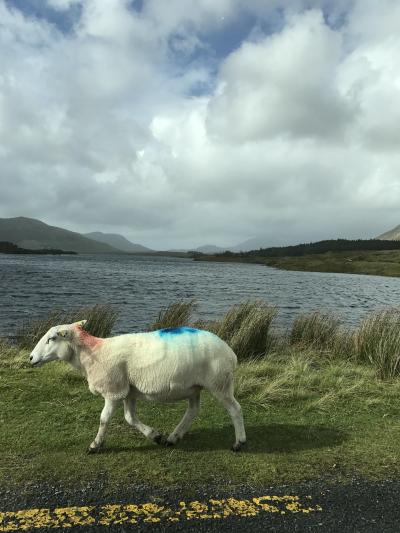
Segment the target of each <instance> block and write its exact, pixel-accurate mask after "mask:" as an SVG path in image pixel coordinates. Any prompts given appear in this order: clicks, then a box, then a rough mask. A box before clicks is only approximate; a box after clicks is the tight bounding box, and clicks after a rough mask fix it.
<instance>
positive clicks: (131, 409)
mask: <svg viewBox="0 0 400 533" xmlns="http://www.w3.org/2000/svg"><path fill="white" fill-rule="evenodd" d="M135 407H136V401H135V400H134V398H125V400H124V415H125V420H126V421H127V422H128V424H129V425H130V426H133V427H134V428H136V429H137V430H138V431H140V432H141V433H143V435H144V436H145V437H147V438H148V439H150V440H152V441H154V442H156V443H157V444H164V443H165V437H164V436H163V435H162V434H161V433H160V432H159V431H157V430H156V429H154V428H152V427H150V426H146V424H143V422H141V421H140V420H139V419H138V417H137V416H136V412H135Z"/></svg>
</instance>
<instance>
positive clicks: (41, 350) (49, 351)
mask: <svg viewBox="0 0 400 533" xmlns="http://www.w3.org/2000/svg"><path fill="white" fill-rule="evenodd" d="M85 323H86V320H82V321H81V322H75V323H74V324H65V325H62V326H54V327H53V328H50V329H49V331H48V332H47V333H45V334H44V335H43V337H42V338H41V339H40V341H39V342H38V343H37V344H36V346H35V347H34V349H33V350H32V352H31V354H30V356H29V361H30V363H31V365H33V366H42V365H44V364H45V363H49V362H50V361H56V360H57V359H59V360H63V361H68V360H69V359H70V357H71V355H72V343H73V341H74V338H75V335H76V329H77V326H79V327H81V326H83V325H84V324H85Z"/></svg>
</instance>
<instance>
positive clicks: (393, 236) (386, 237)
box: [376, 226, 400, 241]
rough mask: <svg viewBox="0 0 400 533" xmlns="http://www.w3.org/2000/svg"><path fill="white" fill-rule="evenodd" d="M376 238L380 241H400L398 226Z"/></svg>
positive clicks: (399, 227) (399, 228)
mask: <svg viewBox="0 0 400 533" xmlns="http://www.w3.org/2000/svg"><path fill="white" fill-rule="evenodd" d="M376 238H377V239H379V240H382V241H400V226H396V227H395V228H393V229H392V230H390V231H387V232H386V233H382V235H379V237H376Z"/></svg>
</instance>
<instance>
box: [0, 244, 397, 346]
mask: <svg viewBox="0 0 400 533" xmlns="http://www.w3.org/2000/svg"><path fill="white" fill-rule="evenodd" d="M179 298H196V299H197V301H198V304H199V308H198V315H199V317H201V318H206V319H212V318H214V317H216V316H219V315H221V314H222V313H223V312H224V311H226V310H227V309H228V308H229V307H230V306H231V305H232V304H234V303H238V302H240V301H243V300H245V299H248V298H260V299H263V300H266V301H268V302H270V303H272V304H275V305H276V306H277V307H278V309H279V316H278V321H277V323H278V325H283V326H284V325H287V324H288V323H290V321H291V320H292V319H293V317H294V316H295V315H296V314H298V313H300V312H304V311H310V310H315V309H324V310H331V311H334V312H338V313H340V314H341V315H342V316H343V319H344V321H345V322H346V323H348V324H356V323H357V322H358V321H359V319H360V317H361V316H363V315H364V314H365V313H366V312H368V311H371V310H376V309H381V308H386V307H391V306H400V279H398V278H387V277H377V276H358V275H345V274H325V273H316V272H285V271H281V270H274V269H272V268H268V267H265V266H261V265H246V264H235V263H211V262H210V263H206V262H194V261H192V260H189V259H178V258H165V257H144V256H143V257H138V256H121V255H115V256H99V255H93V256H90V255H78V256H33V255H32V256H13V255H2V254H0V335H3V336H4V335H5V336H13V335H14V334H15V333H16V331H17V330H18V328H19V327H20V326H21V324H22V323H23V322H24V321H26V320H29V319H30V318H36V317H39V316H40V315H43V314H45V313H46V312H48V311H50V310H53V309H65V310H67V309H72V308H77V307H81V306H86V305H91V304H95V303H110V304H113V305H114V306H115V307H116V308H117V309H118V310H119V312H120V318H119V321H118V323H117V325H116V330H115V332H117V333H126V332H129V331H140V330H141V329H142V328H144V327H146V326H147V325H148V324H150V323H151V322H152V321H153V320H154V319H155V318H156V316H157V314H158V311H159V310H160V309H161V308H162V307H164V306H166V305H168V304H169V303H171V302H173V301H176V300H177V299H179Z"/></svg>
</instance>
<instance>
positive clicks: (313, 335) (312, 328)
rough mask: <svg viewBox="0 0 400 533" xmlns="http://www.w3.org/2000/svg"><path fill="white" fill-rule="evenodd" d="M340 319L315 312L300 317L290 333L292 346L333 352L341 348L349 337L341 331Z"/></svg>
mask: <svg viewBox="0 0 400 533" xmlns="http://www.w3.org/2000/svg"><path fill="white" fill-rule="evenodd" d="M340 328H341V323H340V319H339V318H338V317H337V316H335V315H332V314H328V313H322V312H320V311H315V312H313V313H308V314H302V315H300V316H298V317H297V318H296V319H295V321H294V323H293V326H292V329H291V331H290V337H289V342H290V344H291V345H301V346H302V347H308V348H314V349H317V350H321V351H332V350H333V349H334V348H341V346H340V345H341V343H343V342H346V338H347V335H346V334H344V332H342V331H341V329H340Z"/></svg>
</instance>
